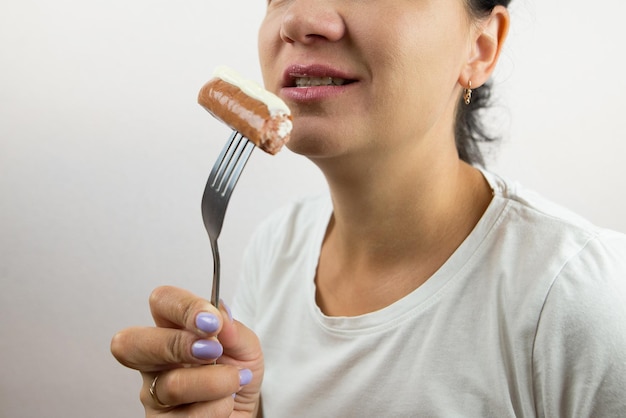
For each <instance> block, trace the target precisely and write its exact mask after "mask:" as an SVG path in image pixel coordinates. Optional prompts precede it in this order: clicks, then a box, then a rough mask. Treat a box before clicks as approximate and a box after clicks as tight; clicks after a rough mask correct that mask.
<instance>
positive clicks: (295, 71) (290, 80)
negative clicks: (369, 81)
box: [282, 64, 357, 87]
mask: <svg viewBox="0 0 626 418" xmlns="http://www.w3.org/2000/svg"><path fill="white" fill-rule="evenodd" d="M302 77H332V78H341V79H343V80H346V81H348V82H354V81H357V78H356V77H355V76H354V75H351V74H348V73H347V72H345V71H342V70H339V69H337V68H333V67H332V66H330V65H325V64H292V65H289V66H288V67H287V68H285V71H284V72H283V83H282V84H283V87H295V86H296V79H297V78H302Z"/></svg>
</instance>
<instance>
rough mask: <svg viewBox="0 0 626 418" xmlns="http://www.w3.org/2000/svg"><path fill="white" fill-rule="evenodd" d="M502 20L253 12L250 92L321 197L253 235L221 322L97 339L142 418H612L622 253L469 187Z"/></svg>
mask: <svg viewBox="0 0 626 418" xmlns="http://www.w3.org/2000/svg"><path fill="white" fill-rule="evenodd" d="M507 5H508V1H483V0H437V1H432V0H406V1H405V0H368V1H359V2H356V1H347V0H316V1H313V0H273V1H272V0H270V1H268V6H267V15H266V17H265V19H264V21H263V24H262V26H261V29H260V33H259V35H260V36H259V51H260V61H261V67H262V71H263V75H264V81H265V85H266V87H267V88H268V89H269V90H271V91H274V92H276V93H277V94H278V95H279V96H280V97H282V98H283V99H284V100H285V101H286V102H287V104H288V105H289V106H290V108H291V109H292V112H293V114H294V133H293V136H292V139H291V142H290V144H289V147H290V149H291V150H293V151H294V152H297V153H300V154H302V155H305V156H307V157H308V158H310V159H311V160H312V161H313V162H314V163H315V164H317V166H318V167H319V168H320V169H321V170H322V172H323V173H324V175H325V177H326V179H327V182H328V185H329V189H330V196H329V197H320V198H311V199H307V200H303V201H299V202H295V203H294V204H293V205H291V206H289V207H287V208H285V209H284V210H282V211H281V212H280V213H278V214H277V215H276V216H274V217H272V218H271V219H269V220H268V221H267V222H266V223H265V224H264V225H262V226H261V228H260V229H259V231H258V232H257V234H256V235H255V237H254V238H253V240H252V243H251V244H250V247H249V251H248V254H247V255H246V257H244V260H246V265H245V266H244V268H243V278H242V284H241V289H242V290H241V292H240V294H239V295H238V299H237V301H236V310H235V313H236V316H237V319H238V320H239V321H241V322H239V321H234V320H232V317H231V316H230V314H229V313H228V309H227V308H226V307H225V306H221V310H220V311H218V310H217V309H215V308H214V307H212V306H211V305H210V304H209V303H208V302H207V301H205V300H203V299H201V298H198V297H196V296H195V295H192V294H190V293H188V292H186V291H184V290H182V289H176V288H171V287H164V288H159V289H156V290H155V291H154V293H153V294H152V297H151V300H150V305H151V309H152V313H153V316H154V319H155V323H156V327H155V328H131V329H128V330H125V331H122V332H120V333H119V334H118V335H116V336H115V337H114V339H113V342H112V351H113V353H114V355H115V356H116V357H117V358H118V360H120V361H121V362H122V363H123V364H125V365H126V366H129V367H132V368H134V369H137V370H139V371H140V372H141V373H142V376H143V387H142V391H141V400H142V402H143V404H144V406H145V408H146V415H147V416H156V415H158V416H172V417H174V416H211V417H228V416H231V417H255V416H262V415H263V414H264V415H265V416H267V417H272V418H274V417H283V416H284V417H300V416H307V417H308V416H315V417H352V416H354V417H370V416H371V417H415V416H424V417H434V416H437V417H453V416H464V417H499V418H501V417H516V416H517V417H530V416H542V417H544V416H545V417H555V416H571V417H574V416H576V417H582V416H594V417H599V416H607V417H608V416H625V414H626V403H625V401H624V399H625V398H626V396H624V389H623V388H624V387H625V383H626V381H625V377H624V376H626V332H625V328H624V327H625V325H624V324H626V309H625V308H624V307H625V306H626V290H625V280H626V277H625V276H626V238H625V237H623V236H622V235H619V234H616V233H612V232H610V231H604V230H600V229H598V228H595V227H594V226H592V225H589V224H588V223H587V222H585V221H583V220H581V219H579V218H577V217H576V216H574V215H571V214H569V213H567V212H566V211H564V210H563V209H560V208H557V207H554V206H553V205H550V204H549V203H547V202H544V201H543V200H541V199H540V198H538V197H536V196H534V195H532V194H531V193H529V192H527V191H524V190H521V189H519V188H517V187H514V186H512V185H511V184H509V183H507V182H506V181H504V180H502V179H501V178H499V177H497V176H495V175H493V174H491V173H489V172H486V171H484V170H479V169H478V168H476V167H474V166H473V165H471V164H472V163H480V162H481V160H480V154H479V153H478V149H477V148H476V146H475V143H474V139H475V137H476V136H477V135H478V136H480V132H478V133H477V132H476V131H475V130H474V129H473V128H474V127H475V122H476V119H475V118H476V115H475V109H476V108H477V107H479V106H480V104H481V102H482V99H483V94H484V90H481V89H478V90H476V91H474V89H477V88H479V87H481V86H483V85H484V84H485V83H486V82H487V81H488V79H489V78H490V76H491V74H492V72H493V70H494V67H495V65H496V63H497V60H498V57H499V55H500V51H501V49H502V45H503V42H504V40H505V38H506V35H507V30H508V26H509V15H508V12H507V9H506V6H507ZM213 337H216V338H215V339H214V338H213ZM216 358H218V361H217V362H218V364H217V365H211V364H212V363H213V361H214V359H216ZM183 365H209V366H208V367H183ZM261 393H262V396H261ZM261 398H262V406H261Z"/></svg>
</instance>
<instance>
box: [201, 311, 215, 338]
mask: <svg viewBox="0 0 626 418" xmlns="http://www.w3.org/2000/svg"><path fill="white" fill-rule="evenodd" d="M196 327H198V329H199V330H201V331H204V332H206V333H208V334H212V333H214V332H216V331H217V330H218V329H219V327H220V320H219V318H218V317H217V316H215V315H213V314H212V313H208V312H200V313H199V314H198V316H196Z"/></svg>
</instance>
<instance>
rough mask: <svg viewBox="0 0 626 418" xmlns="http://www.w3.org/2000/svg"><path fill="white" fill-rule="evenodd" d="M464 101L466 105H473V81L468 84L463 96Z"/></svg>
mask: <svg viewBox="0 0 626 418" xmlns="http://www.w3.org/2000/svg"><path fill="white" fill-rule="evenodd" d="M463 100H464V101H465V104H466V105H469V104H470V103H472V81H471V80H470V81H469V82H468V86H467V88H466V89H465V93H464V94H463Z"/></svg>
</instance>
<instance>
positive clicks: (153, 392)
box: [150, 374, 172, 409]
mask: <svg viewBox="0 0 626 418" xmlns="http://www.w3.org/2000/svg"><path fill="white" fill-rule="evenodd" d="M159 376H160V375H159V374H157V375H156V377H155V378H154V379H153V380H152V383H151V384H150V397H152V400H153V401H154V403H155V404H157V406H158V407H159V408H163V409H168V408H172V405H166V404H164V403H163V402H161V401H160V400H159V397H158V396H157V394H156V384H157V380H159Z"/></svg>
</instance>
